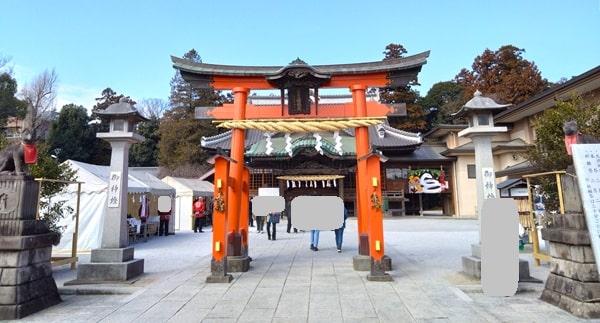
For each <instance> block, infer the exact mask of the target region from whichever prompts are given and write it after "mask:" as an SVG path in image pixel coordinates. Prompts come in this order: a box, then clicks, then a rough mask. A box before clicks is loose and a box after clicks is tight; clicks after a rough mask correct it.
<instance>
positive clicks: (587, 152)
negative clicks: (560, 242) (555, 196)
mask: <svg viewBox="0 0 600 323" xmlns="http://www.w3.org/2000/svg"><path fill="white" fill-rule="evenodd" d="M571 150H572V152H573V164H574V165H575V171H576V172H577V182H578V184H579V193H580V195H581V201H582V202H583V210H584V212H585V220H586V222H587V227H588V230H589V232H590V240H591V241H592V248H593V250H594V257H595V258H596V265H597V267H598V273H600V144H586V145H571Z"/></svg>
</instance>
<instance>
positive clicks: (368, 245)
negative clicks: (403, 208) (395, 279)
mask: <svg viewBox="0 0 600 323" xmlns="http://www.w3.org/2000/svg"><path fill="white" fill-rule="evenodd" d="M350 90H351V91H352V100H353V102H354V115H355V117H357V118H362V117H366V116H367V100H366V94H365V92H366V90H367V86H366V85H353V86H351V87H350ZM355 138H356V158H357V167H356V200H357V201H358V208H359V212H358V236H359V248H358V249H359V255H358V256H355V257H354V259H353V264H354V267H355V268H357V267H361V266H360V265H359V263H361V262H363V263H364V260H365V257H366V259H369V260H370V273H369V274H368V275H367V279H368V280H373V281H390V280H392V277H391V276H390V275H389V274H387V273H386V272H385V269H386V266H385V264H384V247H383V246H384V243H383V212H382V206H381V201H382V199H381V185H380V183H381V179H380V174H381V172H380V164H379V161H380V160H379V157H378V156H377V155H375V154H372V153H371V145H370V141H369V129H368V127H365V126H363V127H357V128H356V130H355ZM366 251H368V254H365V253H366Z"/></svg>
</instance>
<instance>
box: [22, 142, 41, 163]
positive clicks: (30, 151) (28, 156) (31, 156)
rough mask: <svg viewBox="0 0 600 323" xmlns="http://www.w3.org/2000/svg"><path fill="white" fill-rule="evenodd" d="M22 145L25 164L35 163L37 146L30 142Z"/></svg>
mask: <svg viewBox="0 0 600 323" xmlns="http://www.w3.org/2000/svg"><path fill="white" fill-rule="evenodd" d="M22 145H23V156H24V159H25V164H35V163H36V162H37V147H36V146H35V145H31V144H29V145H28V144H22Z"/></svg>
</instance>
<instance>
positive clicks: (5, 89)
mask: <svg viewBox="0 0 600 323" xmlns="http://www.w3.org/2000/svg"><path fill="white" fill-rule="evenodd" d="M16 93H17V80H15V79H14V78H13V77H11V76H10V74H8V73H2V74H0V125H5V124H6V121H7V119H8V117H18V118H21V119H22V118H24V117H25V114H26V113H27V103H26V102H25V101H23V100H19V99H17V97H16V96H15V95H16Z"/></svg>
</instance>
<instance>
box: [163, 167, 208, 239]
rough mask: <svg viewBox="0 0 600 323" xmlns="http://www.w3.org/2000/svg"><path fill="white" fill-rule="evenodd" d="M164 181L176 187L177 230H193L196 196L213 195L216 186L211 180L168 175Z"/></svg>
mask: <svg viewBox="0 0 600 323" xmlns="http://www.w3.org/2000/svg"><path fill="white" fill-rule="evenodd" d="M162 181H163V182H165V183H167V184H168V185H169V186H172V187H174V188H175V191H176V194H175V213H174V214H175V230H193V227H192V203H194V197H195V196H210V197H212V196H213V193H214V186H213V184H212V183H211V182H207V181H201V180H199V179H194V178H181V177H171V176H167V177H165V178H163V179H162Z"/></svg>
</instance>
